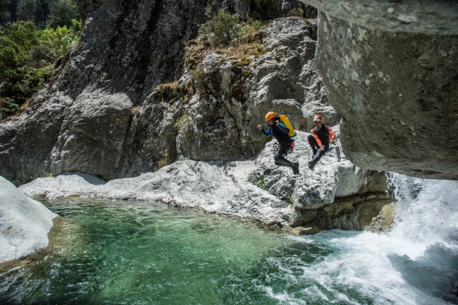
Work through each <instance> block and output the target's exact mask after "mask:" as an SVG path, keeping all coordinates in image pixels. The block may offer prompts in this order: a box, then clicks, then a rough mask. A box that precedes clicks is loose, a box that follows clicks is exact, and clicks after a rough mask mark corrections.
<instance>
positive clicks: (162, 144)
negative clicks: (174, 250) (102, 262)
mask: <svg viewBox="0 0 458 305" xmlns="http://www.w3.org/2000/svg"><path fill="white" fill-rule="evenodd" d="M82 3H83V2H82ZM180 3H181V2H180V1H178V0H177V1H172V2H170V3H169V2H167V4H165V3H162V2H158V3H155V2H151V1H135V2H133V3H131V4H130V5H126V6H119V5H118V4H116V3H112V2H110V1H101V2H97V3H95V2H90V3H89V2H87V3H86V2H84V3H83V4H82V6H83V8H85V9H87V14H86V15H85V16H86V23H85V27H84V31H83V36H82V38H81V43H80V44H79V45H78V47H77V48H76V49H75V50H73V52H72V53H71V55H70V59H69V61H68V62H67V63H66V65H65V66H64V67H63V68H62V69H61V71H60V73H59V74H57V76H56V78H55V79H54V81H53V82H52V83H51V84H50V85H49V86H48V87H47V88H46V89H44V90H43V91H41V92H40V93H39V94H38V95H37V96H35V98H34V99H33V101H32V102H31V105H30V109H29V110H28V113H27V114H25V115H23V116H21V117H19V118H18V119H16V120H13V121H11V122H8V123H6V124H2V125H0V174H2V175H4V176H5V177H8V178H9V179H10V180H12V181H15V182H16V183H18V184H20V183H23V182H26V181H30V180H32V179H34V178H36V177H38V176H44V175H47V174H53V175H57V174H60V173H63V172H75V171H81V172H85V173H88V174H92V175H95V176H98V177H102V178H104V179H107V180H110V179H113V178H117V177H131V176H137V175H139V174H141V173H144V172H149V171H154V170H156V169H158V168H159V167H161V166H164V165H167V164H170V163H171V162H173V161H175V160H177V159H192V160H207V161H209V160H215V161H216V160H220V161H228V160H245V159H249V158H251V157H253V156H255V155H256V154H257V153H258V152H259V151H260V150H261V148H262V147H263V145H264V141H263V140H262V139H261V137H260V134H259V131H258V130H257V128H256V126H257V125H258V124H260V123H264V122H265V120H264V115H265V113H267V112H268V111H272V110H273V111H277V112H279V113H284V114H286V115H288V117H289V118H290V119H291V121H292V122H293V124H294V126H295V127H296V129H298V130H309V129H310V127H311V125H310V124H311V120H310V118H311V116H312V115H313V113H314V112H321V113H323V114H324V115H325V117H326V119H327V120H328V122H329V123H331V124H334V123H336V122H338V121H339V120H340V117H339V116H337V115H336V114H335V111H334V110H333V108H332V107H330V106H329V105H328V103H327V99H326V94H325V92H324V88H323V85H322V82H321V78H320V77H319V75H318V74H317V73H316V67H315V60H314V54H315V48H316V41H315V40H313V39H312V38H311V36H313V31H314V25H313V24H310V23H306V22H305V21H304V20H302V19H300V18H281V19H278V20H275V21H273V22H272V23H271V24H270V25H269V26H268V27H267V28H266V29H265V30H264V31H262V32H261V33H259V37H260V38H259V40H260V41H259V43H258V44H259V48H260V49H262V50H263V51H262V52H260V54H259V55H258V56H255V55H252V56H248V57H246V58H244V59H243V60H246V62H243V63H241V61H240V58H237V56H227V55H224V54H221V52H214V51H205V50H202V52H204V53H205V54H204V55H205V56H203V58H204V59H203V61H202V62H201V63H200V65H201V71H202V72H201V76H200V77H201V78H202V80H203V85H202V84H201V85H199V84H198V82H199V80H198V79H196V77H195V76H192V75H191V71H189V70H185V71H183V72H181V71H180V69H181V68H182V66H183V65H182V64H183V60H184V57H185V51H186V50H185V49H184V48H182V45H181V44H180V43H178V40H182V39H184V40H189V38H190V37H192V35H193V34H194V32H195V30H196V29H197V24H198V20H199V18H202V14H203V13H201V12H200V11H199V10H198V8H196V7H193V8H192V9H190V10H189V11H188V12H186V13H185V12H178V11H177V9H178V7H179V6H180V5H185V4H180ZM91 5H93V6H91ZM188 5H189V6H192V5H196V6H199V5H201V6H202V7H201V10H202V11H203V4H202V3H200V2H198V1H195V3H186V6H188ZM156 6H159V7H160V8H161V10H159V11H157V12H156V11H155V9H157V7H156ZM153 11H154V12H155V14H157V15H155V14H152V15H151V14H150V12H153ZM148 12H149V13H148ZM137 13H138V16H137V15H136V14H137ZM174 14H175V15H176V16H175V17H173V16H172V15H174ZM153 17H154V18H158V19H157V20H156V19H154V18H153ZM151 18H152V19H151ZM157 24H160V25H161V26H160V27H156V25H157ZM102 30H103V31H104V32H103V33H101V32H100V31H102ZM180 35H181V36H180ZM261 41H262V43H261ZM172 59H173V61H172ZM181 73H182V74H181ZM174 79H178V81H175V82H169V81H168V80H174ZM159 83H162V84H161V85H160V86H158V85H159ZM201 87H202V88H201Z"/></svg>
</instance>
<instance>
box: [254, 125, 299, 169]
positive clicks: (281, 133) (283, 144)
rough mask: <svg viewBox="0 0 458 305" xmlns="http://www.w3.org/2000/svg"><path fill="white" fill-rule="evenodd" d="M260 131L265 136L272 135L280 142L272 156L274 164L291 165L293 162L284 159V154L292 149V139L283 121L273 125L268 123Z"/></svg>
mask: <svg viewBox="0 0 458 305" xmlns="http://www.w3.org/2000/svg"><path fill="white" fill-rule="evenodd" d="M262 133H263V134H264V135H265V136H270V135H272V136H273V137H274V138H275V139H276V140H277V141H278V144H280V149H279V150H278V151H277V153H276V154H275V156H274V159H275V164H277V165H284V166H293V163H291V162H290V161H288V160H286V159H285V156H286V155H287V154H288V153H290V152H291V151H292V143H293V141H294V140H292V139H291V138H290V137H289V135H288V133H289V129H288V128H287V127H286V126H285V125H283V123H280V124H278V125H274V126H270V125H269V129H267V130H264V129H263V130H262Z"/></svg>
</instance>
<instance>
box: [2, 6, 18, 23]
mask: <svg viewBox="0 0 458 305" xmlns="http://www.w3.org/2000/svg"><path fill="white" fill-rule="evenodd" d="M16 12H17V0H0V24H6V23H7V22H14V21H16V17H17V16H16V15H17V14H16Z"/></svg>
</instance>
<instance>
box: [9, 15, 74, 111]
mask: <svg viewBox="0 0 458 305" xmlns="http://www.w3.org/2000/svg"><path fill="white" fill-rule="evenodd" d="M80 31H81V22H80V21H77V20H73V21H72V25H71V26H70V27H67V26H63V27H60V26H58V27H57V28H55V29H53V28H47V29H44V30H39V29H38V28H37V26H36V25H35V24H34V23H33V22H32V21H18V22H16V23H13V24H6V25H5V26H4V27H1V26H0V119H3V118H4V117H6V116H9V115H11V114H14V113H15V112H16V111H17V110H18V109H19V107H20V106H21V105H22V104H23V103H24V102H25V101H26V100H27V99H28V98H30V97H31V95H33V94H34V93H35V92H37V91H38V90H40V89H41V88H42V87H43V86H44V84H45V82H46V80H47V77H48V75H49V74H50V72H51V71H52V69H53V63H54V62H55V61H56V60H57V59H58V58H59V57H61V56H63V55H64V54H65V53H66V52H67V51H68V49H69V48H71V47H72V46H73V45H75V44H76V42H77V41H78V37H79V36H78V35H79V33H80Z"/></svg>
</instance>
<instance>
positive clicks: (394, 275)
mask: <svg viewBox="0 0 458 305" xmlns="http://www.w3.org/2000/svg"><path fill="white" fill-rule="evenodd" d="M393 183H394V185H395V187H396V189H395V192H396V197H397V199H398V204H399V212H398V219H397V222H396V224H395V226H394V228H393V230H392V231H391V232H389V233H387V234H375V233H370V232H348V231H346V232H345V231H339V230H333V231H328V232H323V233H320V234H317V235H316V236H312V237H306V238H294V239H296V240H298V241H302V242H304V243H312V244H323V245H326V246H327V247H328V249H329V250H330V252H331V253H332V254H331V255H328V256H326V257H324V259H323V260H322V261H320V262H318V263H316V264H312V265H309V264H307V263H305V262H297V263H296V265H295V268H296V269H297V268H300V266H302V271H303V272H302V273H300V274H298V275H296V276H295V277H294V278H293V279H289V281H291V282H305V281H309V280H310V279H313V280H314V281H315V283H314V284H313V285H312V286H311V287H310V288H307V289H306V291H304V294H305V296H300V298H291V297H292V295H291V294H287V295H284V294H283V293H272V292H271V290H270V288H269V287H266V288H265V289H266V292H267V293H269V294H271V295H272V296H273V297H275V298H278V300H281V303H283V304H310V303H309V302H305V303H304V301H303V300H311V299H313V298H315V297H317V298H321V299H322V300H323V301H324V302H325V303H323V304H328V303H329V304H400V305H401V304H402V305H404V304H412V305H413V304H424V305H434V304H458V296H457V294H458V291H457V289H458V244H457V241H458V238H457V237H458V235H457V234H458V202H457V201H458V182H456V181H438V180H423V179H413V178H408V177H405V176H400V175H395V176H393ZM276 263H277V264H278V265H279V266H283V265H285V262H284V261H283V258H281V259H279V260H278V261H277V262H276ZM290 270H291V269H290ZM326 302H327V303H326Z"/></svg>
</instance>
